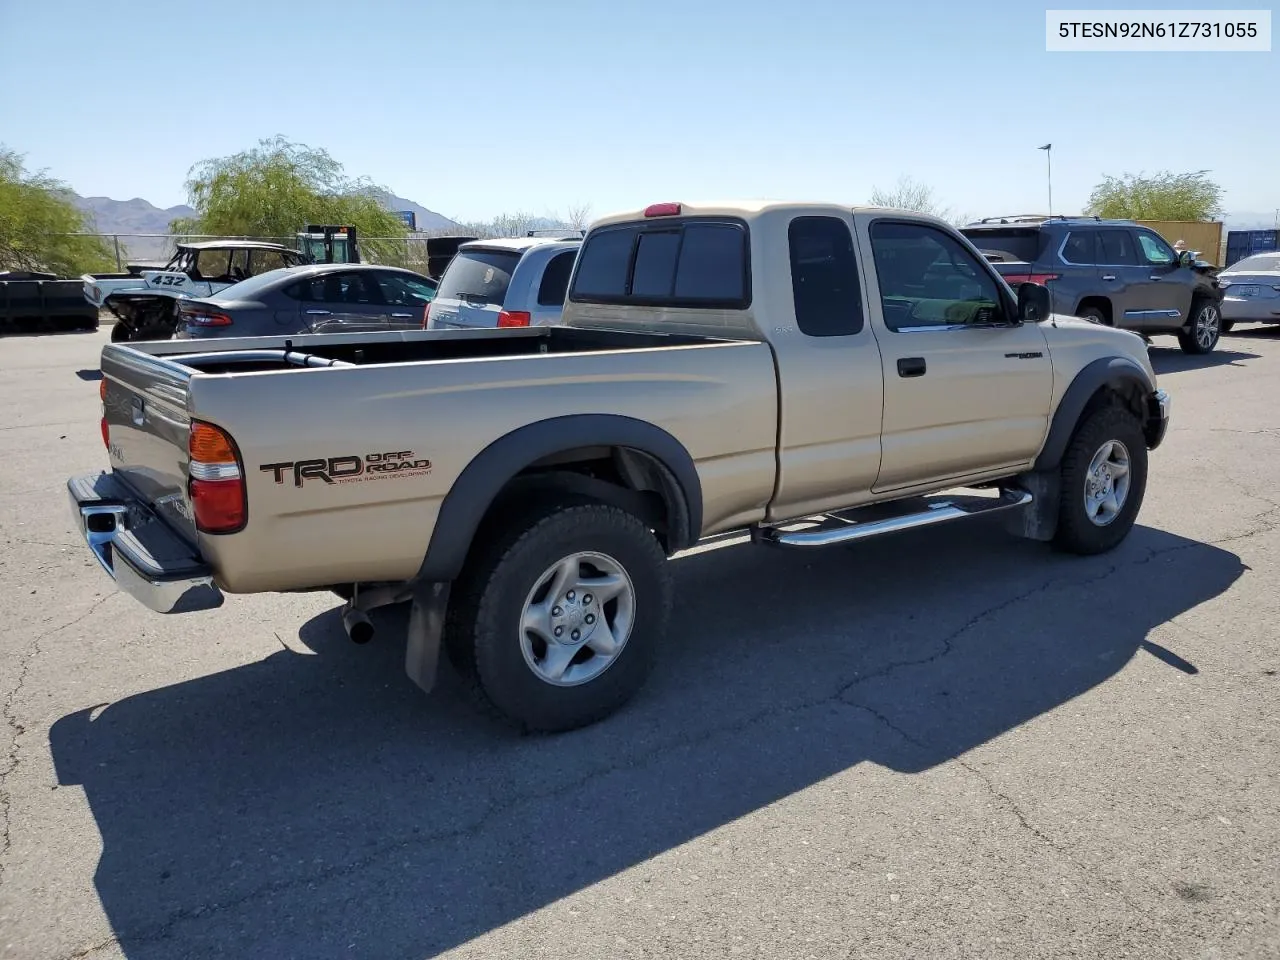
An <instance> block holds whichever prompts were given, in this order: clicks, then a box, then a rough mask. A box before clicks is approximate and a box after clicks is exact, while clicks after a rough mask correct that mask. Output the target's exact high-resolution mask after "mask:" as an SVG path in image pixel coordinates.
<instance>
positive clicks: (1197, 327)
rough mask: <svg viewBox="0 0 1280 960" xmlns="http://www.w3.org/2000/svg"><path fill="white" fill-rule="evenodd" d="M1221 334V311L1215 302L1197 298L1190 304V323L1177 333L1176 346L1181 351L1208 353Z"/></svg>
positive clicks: (1215, 344)
mask: <svg viewBox="0 0 1280 960" xmlns="http://www.w3.org/2000/svg"><path fill="white" fill-rule="evenodd" d="M1220 336H1222V311H1221V310H1219V309H1218V305H1217V304H1216V303H1210V302H1209V301H1207V300H1197V301H1196V302H1195V303H1193V304H1192V305H1191V323H1190V324H1189V325H1188V328H1187V329H1186V330H1183V331H1179V333H1178V346H1180V347H1182V352H1183V353H1190V354H1194V355H1199V354H1205V353H1209V352H1211V351H1212V350H1213V348H1214V347H1216V346H1217V345H1218V338H1219V337H1220Z"/></svg>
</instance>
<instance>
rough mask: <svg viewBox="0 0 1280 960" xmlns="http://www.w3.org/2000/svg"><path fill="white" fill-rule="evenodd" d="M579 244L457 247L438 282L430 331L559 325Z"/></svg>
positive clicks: (521, 241)
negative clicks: (456, 251)
mask: <svg viewBox="0 0 1280 960" xmlns="http://www.w3.org/2000/svg"><path fill="white" fill-rule="evenodd" d="M581 246H582V241H581V239H576V238H575V239H563V238H548V237H513V238H510V239H501V240H473V241H471V242H469V243H464V244H462V246H460V247H459V248H458V253H457V255H456V256H455V257H454V258H453V259H452V260H451V261H449V266H448V267H446V268H445V271H444V274H443V275H442V276H441V277H440V288H439V289H438V290H437V291H436V296H435V299H434V300H433V301H432V302H431V308H430V312H429V315H428V319H427V323H426V327H427V329H428V330H468V329H475V328H480V327H536V326H546V325H550V324H556V323H559V322H560V311H561V310H562V309H563V307H564V297H565V291H566V290H567V289H568V286H569V275H570V274H571V273H572V272H573V263H574V260H575V258H576V257H577V256H578V249H579V247H581Z"/></svg>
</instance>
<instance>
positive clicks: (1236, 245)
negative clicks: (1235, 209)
mask: <svg viewBox="0 0 1280 960" xmlns="http://www.w3.org/2000/svg"><path fill="white" fill-rule="evenodd" d="M1277 249H1280V230H1230V231H1228V232H1227V260H1226V263H1225V264H1223V266H1226V267H1229V266H1231V265H1232V264H1233V263H1239V262H1240V261H1241V260H1243V259H1244V258H1245V257H1250V256H1253V254H1255V253H1270V252H1271V251H1273V250H1277Z"/></svg>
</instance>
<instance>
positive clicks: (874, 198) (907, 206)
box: [870, 177, 973, 226]
mask: <svg viewBox="0 0 1280 960" xmlns="http://www.w3.org/2000/svg"><path fill="white" fill-rule="evenodd" d="M870 203H871V206H873V207H890V208H892V209H895V210H912V211H914V212H916V213H924V214H928V215H929V216H931V217H939V218H941V219H943V220H947V221H949V222H950V223H953V224H955V225H956V226H959V225H961V224H965V223H968V222H969V221H970V220H972V219H973V218H972V217H970V216H968V215H966V214H958V213H956V212H955V211H953V210H952V209H951V208H950V207H947V206H944V205H943V204H942V203H941V202H940V201H939V200H938V199H937V197H935V196H934V192H933V187H930V186H928V185H927V184H923V183H916V182H915V181H914V180H912V179H911V178H910V177H900V178H899V179H898V185H897V186H896V187H894V188H893V189H892V190H882V189H881V188H880V187H873V188H872V189H871V201H870Z"/></svg>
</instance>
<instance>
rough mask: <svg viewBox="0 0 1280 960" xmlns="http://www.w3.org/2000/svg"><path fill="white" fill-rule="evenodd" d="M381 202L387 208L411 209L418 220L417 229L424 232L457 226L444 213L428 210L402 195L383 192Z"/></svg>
mask: <svg viewBox="0 0 1280 960" xmlns="http://www.w3.org/2000/svg"><path fill="white" fill-rule="evenodd" d="M382 204H383V206H385V207H386V208H387V209H388V210H412V211H413V213H414V216H415V217H416V218H417V221H418V222H417V228H418V230H420V231H422V232H424V233H434V232H436V231H437V230H453V229H454V228H456V227H457V226H458V224H456V223H454V222H453V221H452V220H450V219H449V218H448V217H446V216H445V215H444V214H441V213H436V212H435V211H434V210H428V209H427V208H426V207H424V206H423V205H422V204H420V203H414V202H413V201H412V200H406V199H405V198H404V197H397V196H395V195H394V194H390V193H388V194H384V195H383V197H382Z"/></svg>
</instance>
